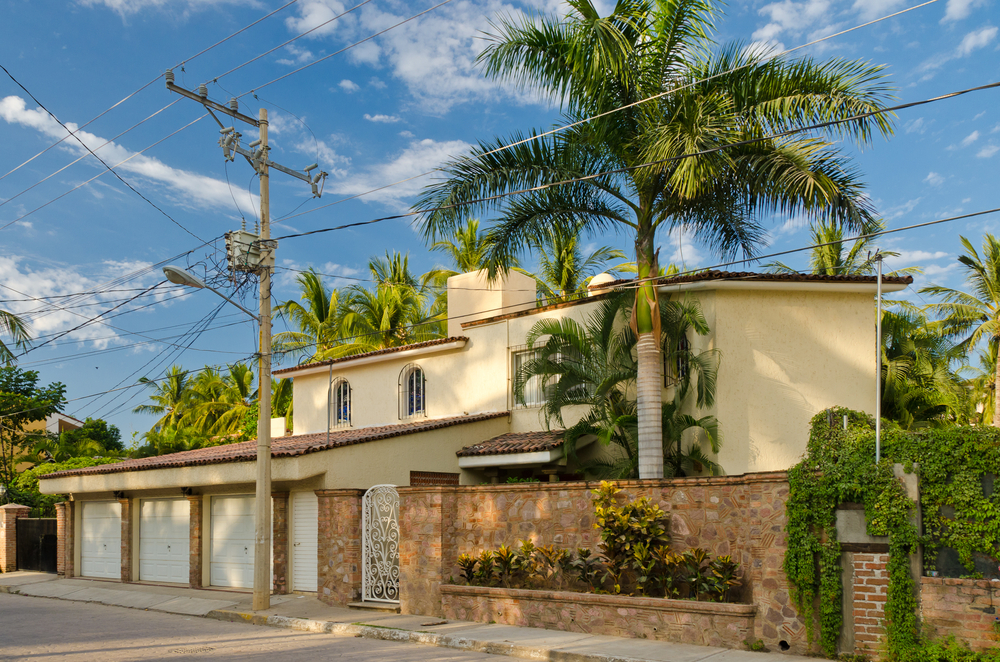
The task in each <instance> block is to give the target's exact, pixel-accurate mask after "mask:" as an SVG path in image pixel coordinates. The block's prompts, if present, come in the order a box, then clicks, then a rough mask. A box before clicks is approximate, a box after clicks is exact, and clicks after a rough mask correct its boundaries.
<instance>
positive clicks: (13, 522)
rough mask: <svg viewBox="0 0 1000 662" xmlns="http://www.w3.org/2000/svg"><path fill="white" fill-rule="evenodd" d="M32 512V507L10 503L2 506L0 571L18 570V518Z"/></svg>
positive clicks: (0, 520)
mask: <svg viewBox="0 0 1000 662" xmlns="http://www.w3.org/2000/svg"><path fill="white" fill-rule="evenodd" d="M30 514H31V508H28V507H27V506H19V505H18V504H16V503H8V504H7V505H6V506H0V572H14V571H15V570H17V520H19V519H20V518H22V517H27V516H28V515H30Z"/></svg>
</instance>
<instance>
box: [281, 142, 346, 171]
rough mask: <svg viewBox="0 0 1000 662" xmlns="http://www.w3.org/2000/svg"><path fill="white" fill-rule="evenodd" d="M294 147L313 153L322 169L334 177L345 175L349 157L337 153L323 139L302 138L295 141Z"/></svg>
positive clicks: (300, 150)
mask: <svg viewBox="0 0 1000 662" xmlns="http://www.w3.org/2000/svg"><path fill="white" fill-rule="evenodd" d="M294 147H295V150H296V151H297V152H300V153H303V154H315V155H316V159H317V160H318V162H319V164H320V165H321V166H322V168H323V170H326V171H327V172H328V173H330V174H331V175H333V176H334V177H345V176H346V175H347V170H346V168H347V167H348V166H349V165H350V164H351V159H349V158H348V157H346V156H344V155H342V154H340V153H338V152H337V150H335V149H334V148H332V147H330V146H329V145H328V144H327V143H326V142H325V141H323V140H317V141H315V142H313V141H310V140H305V139H303V140H300V141H299V142H297V143H295V145H294Z"/></svg>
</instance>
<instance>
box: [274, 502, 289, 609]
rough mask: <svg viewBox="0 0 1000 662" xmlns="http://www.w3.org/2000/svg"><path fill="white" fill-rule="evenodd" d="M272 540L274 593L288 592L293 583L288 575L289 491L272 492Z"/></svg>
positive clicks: (282, 593)
mask: <svg viewBox="0 0 1000 662" xmlns="http://www.w3.org/2000/svg"><path fill="white" fill-rule="evenodd" d="M271 499H272V501H271V503H272V504H273V513H272V514H271V540H272V541H273V545H272V549H273V552H272V563H273V566H274V570H273V575H274V594H275V595H284V594H286V593H288V587H289V586H290V585H291V581H290V579H291V578H290V577H289V576H288V570H289V568H288V492H272V493H271Z"/></svg>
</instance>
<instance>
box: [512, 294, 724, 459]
mask: <svg viewBox="0 0 1000 662" xmlns="http://www.w3.org/2000/svg"><path fill="white" fill-rule="evenodd" d="M630 299H631V297H629V296H628V295H625V294H623V293H620V292H619V293H616V294H615V295H612V296H611V297H609V298H607V299H606V300H604V301H602V302H601V303H600V304H599V307H598V308H597V310H596V311H595V312H594V313H593V314H592V315H591V316H590V317H589V318H588V320H587V321H586V322H585V323H583V324H581V323H579V322H577V321H575V320H573V319H571V318H564V319H550V320H540V321H539V322H537V323H536V324H535V325H534V327H532V329H531V331H530V332H529V334H528V337H527V342H528V343H529V344H532V345H534V344H535V343H537V342H538V341H539V339H541V338H543V337H544V338H546V340H545V342H544V343H543V344H541V345H540V346H539V348H538V349H537V351H536V352H535V356H534V358H533V359H531V360H528V361H526V362H525V363H524V364H523V365H522V366H521V368H520V369H519V370H518V372H517V374H516V375H515V380H514V393H515V397H516V398H517V399H518V400H519V401H520V402H522V403H523V402H524V401H525V390H526V388H527V387H528V385H529V384H530V383H532V382H533V381H537V382H539V383H540V387H541V388H542V390H543V391H544V393H545V403H544V405H543V412H544V415H545V418H546V422H547V423H548V424H549V425H551V424H553V423H554V424H556V425H558V426H559V427H566V424H567V422H568V421H570V420H572V419H569V418H567V415H568V416H575V415H579V412H580V411H581V408H582V409H583V412H584V413H583V415H582V416H580V418H579V419H578V420H576V421H575V422H574V423H573V424H572V425H570V426H569V427H568V428H567V430H566V432H565V433H564V436H563V439H564V443H565V444H566V452H567V454H568V455H569V456H570V457H575V456H576V447H577V444H578V441H579V440H580V439H581V438H583V437H585V436H588V435H592V436H594V437H596V438H597V440H598V441H599V442H601V444H603V445H604V446H605V447H606V452H604V453H602V454H601V455H599V456H598V457H597V458H595V459H594V460H592V461H590V462H588V463H584V464H583V465H582V467H581V468H582V469H583V470H584V471H585V472H587V473H589V474H592V475H594V476H596V477H600V478H621V479H624V478H636V477H638V471H639V458H638V447H637V444H638V429H637V426H638V411H637V403H636V400H635V397H634V395H635V393H634V391H635V377H636V367H637V366H636V359H635V346H636V337H635V334H634V333H633V332H632V330H631V329H630V328H629V327H628V325H627V320H628V318H629V314H630V310H629V309H630V307H631V301H630ZM659 312H660V328H661V329H662V337H661V347H662V349H663V351H664V352H666V353H667V358H668V360H669V361H670V363H671V365H675V366H683V367H684V369H683V370H678V371H676V375H675V376H674V389H673V398H672V399H671V400H670V401H669V402H665V403H663V405H662V407H661V431H662V434H663V437H664V439H666V440H668V442H669V443H668V444H666V445H665V448H664V460H665V464H664V471H665V473H664V475H667V476H682V475H685V474H687V473H690V472H691V471H693V469H694V466H695V465H696V464H700V465H701V466H702V467H703V468H707V469H709V470H710V471H712V472H713V473H714V472H715V471H717V470H718V467H717V465H716V464H715V463H714V462H713V461H712V460H711V459H710V458H709V457H708V456H707V455H706V454H705V453H704V452H703V451H702V449H701V447H700V444H699V443H696V442H694V441H692V443H691V444H690V446H689V448H688V449H687V450H686V451H685V450H684V448H683V445H682V444H683V440H684V439H685V438H687V437H692V436H694V435H693V433H696V432H700V434H702V435H704V436H705V437H706V438H707V440H708V441H709V443H710V445H711V447H712V450H713V451H714V452H718V451H719V443H720V439H719V434H718V423H717V421H716V420H715V417H714V416H703V417H701V418H695V417H694V416H692V415H690V414H689V413H688V411H690V410H693V409H694V407H710V406H711V405H712V404H713V403H714V400H715V384H716V374H717V371H718V358H719V357H718V353H717V352H716V351H714V350H710V351H707V352H695V351H693V350H691V349H690V347H689V345H688V344H687V343H685V342H683V341H682V340H681V339H682V338H687V336H688V334H689V333H695V334H699V335H704V334H706V333H708V325H707V323H706V322H705V319H704V317H703V316H702V314H701V311H700V308H699V307H698V305H697V303H696V302H694V301H693V300H692V299H685V300H682V301H667V302H665V303H664V305H663V306H661V307H660V309H659Z"/></svg>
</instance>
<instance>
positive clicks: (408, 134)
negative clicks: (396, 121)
mask: <svg viewBox="0 0 1000 662" xmlns="http://www.w3.org/2000/svg"><path fill="white" fill-rule="evenodd" d="M399 135H401V136H403V137H404V138H415V137H416V136H415V135H413V132H412V131H400V132H399Z"/></svg>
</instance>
